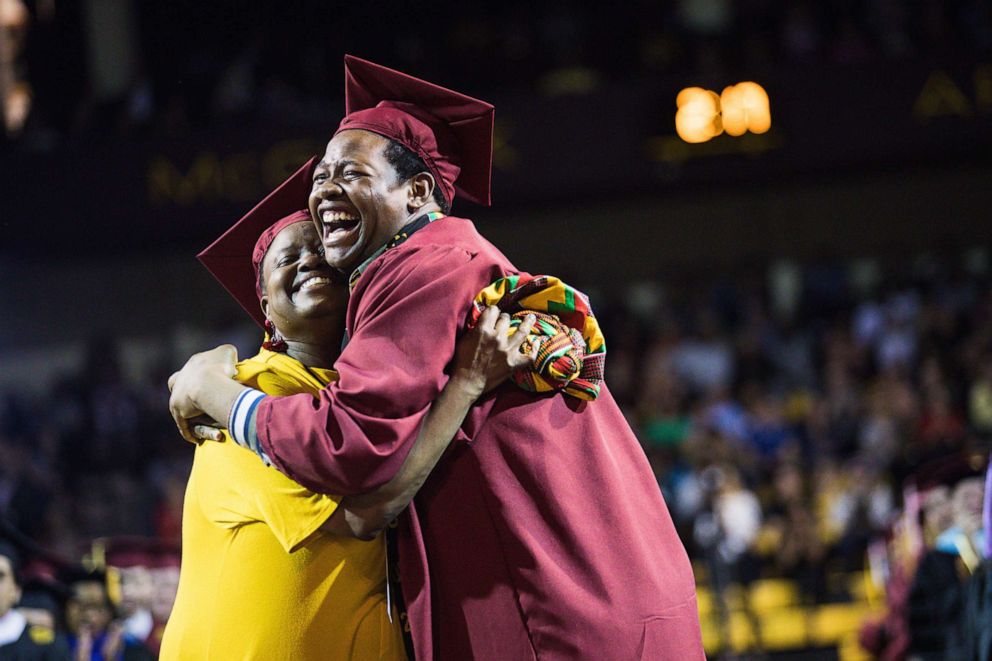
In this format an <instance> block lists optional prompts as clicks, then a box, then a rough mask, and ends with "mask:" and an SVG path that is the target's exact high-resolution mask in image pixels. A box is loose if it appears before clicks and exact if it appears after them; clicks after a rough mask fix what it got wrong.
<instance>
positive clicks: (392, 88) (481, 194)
mask: <svg viewBox="0 0 992 661" xmlns="http://www.w3.org/2000/svg"><path fill="white" fill-rule="evenodd" d="M344 68H345V112H346V113H347V114H348V115H351V114H352V113H355V112H358V111H361V110H366V109H369V108H374V107H376V105H378V104H379V103H380V102H381V101H395V102H402V103H410V104H413V105H415V106H417V108H419V109H420V110H422V111H424V112H426V113H428V114H429V115H431V116H432V117H434V118H436V119H437V120H438V121H439V122H440V123H441V124H443V125H444V126H446V127H447V129H448V130H449V131H450V133H451V134H452V135H453V136H454V137H455V139H456V140H457V144H458V154H457V155H456V156H457V157H456V158H454V159H453V160H454V161H455V162H456V163H457V164H458V165H459V167H460V168H461V172H459V174H458V177H457V178H456V179H455V181H454V182H453V183H454V187H455V190H456V192H457V194H458V195H460V196H462V197H464V198H465V199H468V200H471V201H472V202H475V203H477V204H483V205H487V206H488V205H489V204H491V203H492V195H491V182H492V162H493V117H494V109H493V106H492V104H490V103H486V102H485V101H481V100H479V99H475V98H473V97H471V96H468V95H466V94H462V93H460V92H455V91H454V90H450V89H447V88H445V87H441V86H440V85H435V84H434V83H430V82H427V81H426V80H421V79H419V78H414V77H413V76H410V75H408V74H405V73H403V72H401V71H396V70H394V69H390V68H388V67H384V66H382V65H380V64H375V63H374V62H369V61H367V60H363V59H361V58H358V57H355V56H354V55H345V56H344ZM449 201H450V200H449Z"/></svg>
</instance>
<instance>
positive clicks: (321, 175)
mask: <svg viewBox="0 0 992 661" xmlns="http://www.w3.org/2000/svg"><path fill="white" fill-rule="evenodd" d="M325 181H327V173H326V172H317V173H315V174H314V175H313V183H315V184H320V183H323V182H325Z"/></svg>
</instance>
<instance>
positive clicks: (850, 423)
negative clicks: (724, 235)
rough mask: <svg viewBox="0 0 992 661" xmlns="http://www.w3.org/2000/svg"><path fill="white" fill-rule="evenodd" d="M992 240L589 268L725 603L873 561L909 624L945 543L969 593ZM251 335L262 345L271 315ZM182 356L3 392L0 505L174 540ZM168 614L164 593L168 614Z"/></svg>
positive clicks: (710, 579) (632, 409)
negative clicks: (673, 265)
mask: <svg viewBox="0 0 992 661" xmlns="http://www.w3.org/2000/svg"><path fill="white" fill-rule="evenodd" d="M989 258H990V255H989V253H988V251H986V250H984V249H972V250H969V251H967V252H965V253H960V254H959V253H954V254H950V255H945V256H942V257H935V256H933V255H922V256H919V257H917V258H915V259H909V260H901V261H898V262H893V263H885V262H882V261H875V260H856V261H852V262H830V261H823V262H815V263H806V264H800V263H794V262H789V261H782V262H778V263H775V264H772V265H770V266H769V265H763V266H762V267H753V268H752V267H746V266H742V267H741V268H738V269H734V270H733V272H732V273H730V274H727V275H726V276H723V275H712V274H699V273H696V274H692V273H685V274H681V275H680V276H678V277H669V278H663V279H658V280H652V281H644V282H640V283H635V284H632V285H629V286H627V287H625V289H623V290H622V291H611V290H608V289H605V288H603V285H602V284H598V285H597V283H581V282H580V280H577V279H573V280H574V281H575V282H576V283H578V284H579V285H580V287H582V286H583V285H584V287H585V288H586V289H587V290H588V291H590V293H591V295H592V301H593V305H594V308H595V309H596V310H597V314H598V316H599V317H600V319H601V321H602V324H603V327H604V330H605V332H606V337H607V346H608V350H609V353H608V359H607V383H608V384H609V386H610V388H611V391H612V392H613V394H614V396H615V397H616V398H617V399H618V400H619V401H620V402H621V404H622V406H623V407H624V410H625V412H626V414H627V415H628V418H629V420H630V421H631V423H632V425H633V426H634V428H635V429H636V431H637V433H638V434H639V437H640V438H641V440H642V442H643V445H644V449H645V452H646V454H647V456H648V458H649V460H650V462H651V465H652V466H653V469H654V471H655V474H656V475H657V478H658V482H659V485H660V487H661V489H662V490H663V492H664V494H665V497H666V501H667V503H668V505H669V508H670V510H671V512H672V515H673V518H674V519H675V521H676V524H677V526H678V528H679V530H680V533H681V536H682V539H683V541H684V542H685V544H686V546H687V548H688V549H689V552H690V556H691V557H692V558H693V559H694V561H695V566H696V569H697V579H698V580H699V581H700V582H701V583H702V584H706V585H708V586H709V587H710V588H711V589H712V590H713V592H714V594H715V595H716V596H717V607H718V608H720V607H721V606H720V603H721V602H720V595H722V594H724V593H725V592H726V590H727V589H728V588H729V587H730V586H733V585H741V584H743V585H747V584H748V583H749V582H751V581H754V580H756V579H758V578H762V577H785V578H789V579H791V580H794V581H796V582H797V583H798V585H799V588H800V590H801V592H802V594H803V598H804V600H805V601H806V602H807V603H811V604H812V603H823V602H828V601H831V600H836V599H844V598H845V595H843V594H837V593H836V586H833V585H831V583H830V582H829V581H828V580H827V578H828V576H829V575H830V574H831V573H836V572H852V571H861V570H865V571H869V572H870V573H871V574H872V580H875V581H876V582H878V583H879V584H880V585H886V586H888V588H887V590H888V591H887V593H886V594H888V595H889V598H890V599H895V603H894V604H893V605H892V609H893V610H892V612H893V613H894V615H893V617H896V618H897V619H896V622H902V623H905V622H907V621H908V620H907V618H908V617H909V615H908V614H910V613H912V612H913V611H912V608H911V606H912V605H913V603H916V604H917V605H918V604H919V603H921V602H920V599H921V596H920V595H921V594H922V595H924V598H923V601H922V603H924V604H928V603H930V599H929V593H928V592H927V591H926V587H925V586H923V587H920V586H918V585H917V583H916V582H914V581H918V580H923V579H922V578H920V576H919V575H918V574H919V572H918V571H917V563H919V564H920V567H931V565H933V563H934V562H937V568H938V569H937V571H938V574H937V578H936V579H933V577H932V576H931V583H932V585H931V588H933V587H934V586H936V587H939V588H940V589H944V588H947V587H948V586H950V585H952V584H953V585H954V586H958V587H959V588H960V591H959V592H956V593H955V595H956V596H953V595H952V596H951V597H946V598H945V599H944V601H941V602H940V603H941V604H944V611H943V613H942V614H941V617H945V618H950V619H949V620H948V621H954V620H955V619H956V618H957V615H959V614H960V613H961V612H963V611H962V610H961V609H963V605H962V604H963V600H964V598H965V597H964V595H965V592H966V591H965V587H964V585H965V584H964V582H963V578H965V577H968V576H969V575H970V574H971V573H972V572H974V571H975V570H976V569H977V568H978V567H979V566H980V565H981V561H982V557H983V554H984V546H983V545H984V544H985V542H984V537H983V525H982V518H981V513H982V494H983V484H984V483H983V476H984V474H985V467H986V463H987V457H988V452H989V448H990V439H992V270H990V262H989ZM563 275H566V274H563ZM235 335H237V338H234V337H231V336H228V338H227V339H229V340H230V339H235V340H237V341H238V343H239V344H241V345H243V346H242V352H243V353H244V354H245V355H248V352H249V351H250V350H251V349H253V347H252V346H251V344H252V339H253V338H254V333H253V329H251V327H250V326H249V325H245V326H244V327H243V328H241V329H240V330H239V331H238V332H237V333H235ZM246 338H247V339H246ZM163 341H164V340H163ZM180 358H181V357H176V359H177V360H179V359H180ZM169 367H172V366H171V365H163V366H162V368H161V369H159V370H151V371H149V372H148V373H146V374H145V375H144V378H143V379H142V380H139V381H137V382H135V381H134V380H133V379H132V380H128V379H125V378H124V376H123V374H124V372H123V370H122V368H121V363H120V356H119V355H118V351H117V349H116V345H115V342H114V341H113V340H102V341H97V342H94V343H93V344H92V345H91V347H90V350H89V354H88V358H87V360H86V362H85V365H84V367H83V368H82V369H81V370H80V371H79V373H76V374H67V375H65V377H64V378H63V379H62V380H60V381H59V382H58V383H57V384H56V385H55V386H54V387H53V389H52V390H51V392H50V393H49V394H48V395H47V396H46V397H44V398H41V399H31V398H29V397H26V396H24V395H23V394H22V393H18V392H7V393H4V394H3V395H2V397H0V456H2V457H3V462H0V513H2V514H3V517H4V519H5V520H6V521H7V522H8V523H9V524H10V525H11V526H12V527H13V528H15V529H16V530H18V531H19V533H18V534H22V535H23V536H24V537H25V538H27V539H30V540H31V543H33V544H37V545H39V547H40V548H43V549H44V551H45V553H47V554H49V555H51V556H52V557H55V558H58V559H60V560H59V561H60V562H63V561H65V562H68V561H73V562H76V561H78V560H79V559H80V558H83V557H87V558H89V562H90V563H91V567H92V568H94V569H98V570H103V571H106V569H107V567H108V566H112V565H111V564H108V563H107V562H106V558H105V557H104V556H105V555H106V553H105V552H104V551H100V552H97V551H94V548H95V547H94V541H93V540H95V539H96V540H98V544H97V546H98V547H100V545H104V542H102V541H100V540H101V539H102V538H105V537H108V536H120V535H138V536H141V537H143V538H146V539H150V540H155V541H154V544H165V545H166V546H168V545H172V546H171V547H169V548H175V545H176V544H177V543H178V541H179V533H180V521H181V509H182V498H183V492H184V487H185V479H186V476H187V474H188V469H189V465H190V461H191V455H192V453H191V448H190V447H189V446H187V445H186V444H185V443H183V442H182V441H181V439H180V438H179V436H178V435H177V433H176V431H175V427H174V424H173V422H172V420H171V419H170V418H169V416H168V412H167V392H166V389H165V387H164V384H165V381H166V378H167V375H168V373H169ZM113 543H114V542H113V541H111V542H110V543H109V544H110V545H111V546H113ZM150 543H151V542H150ZM97 550H99V549H97ZM932 553H941V554H943V555H939V556H937V560H933V559H932V558H930V555H932ZM156 554H157V555H156ZM873 554H874V555H873ZM152 556H154V557H157V558H158V560H155V561H151V560H149V561H148V562H147V563H146V564H147V566H148V567H150V568H153V567H155V566H162V565H164V566H169V567H172V569H173V570H174V567H175V563H174V557H175V556H174V554H173V555H172V556H169V553H165V554H164V555H163V554H162V553H159V552H157V551H156V552H155V553H152ZM149 557H151V556H149ZM163 557H164V558H166V560H163ZM168 557H172V558H173V560H168V559H167V558H168ZM94 558H98V559H99V558H103V559H102V560H100V561H99V562H95V561H94ZM873 558H874V559H873ZM56 564H58V563H56ZM118 564H120V563H118ZM931 569H932V568H931ZM920 571H922V570H920ZM56 573H57V572H56ZM54 575H55V574H53V576H54ZM893 582H894V584H893ZM173 588H174V586H173ZM914 590H923V592H922V593H920V592H913V591H914ZM900 595H902V601H901V602H900V601H899V599H900ZM913 595H916V596H915V597H913ZM914 598H915V599H916V600H917V601H916V602H913V599H914ZM948 600H949V601H948ZM161 601H162V602H167V601H168V598H165V599H162V600H161ZM118 602H119V597H118ZM167 612H168V604H163V603H160V604H159V613H158V616H157V617H158V619H161V617H162V616H164V615H167ZM917 616H919V614H918V613H917ZM936 617H937V616H936V615H935V614H934V613H932V612H929V611H927V612H926V614H925V616H924V619H925V621H926V622H929V623H931V624H932V623H933V622H935V621H936V619H935V618H936ZM899 618H902V619H899ZM899 626H901V625H898V624H895V625H894V624H892V622H888V623H880V624H878V626H877V628H875V629H874V630H873V631H872V632H870V633H872V635H873V636H874V638H870V639H866V640H869V642H866V644H875V645H876V646H877V645H882V644H883V643H885V644H890V643H892V641H898V640H899V634H898V632H899V631H900V629H899ZM909 630H910V629H907V628H906V627H903V629H902V631H903V634H904V635H903V636H902V643H900V644H903V645H909V644H911V643H910V642H908V641H909V637H908V633H906V632H907V631H909ZM916 630H920V629H919V628H917V629H916ZM934 636H936V637H935V638H934ZM942 636H943V634H940V635H938V634H933V635H932V636H931V639H929V642H927V643H926V644H928V645H931V646H937V647H938V648H939V646H940V645H943V644H945V643H946V642H947V640H948V638H947V637H946V636H943V637H942ZM871 641H874V642H871ZM935 641H936V642H935ZM916 643H918V644H922V643H920V641H919V640H917V641H916ZM891 658H900V657H891ZM934 658H941V657H940V656H936V657H934Z"/></svg>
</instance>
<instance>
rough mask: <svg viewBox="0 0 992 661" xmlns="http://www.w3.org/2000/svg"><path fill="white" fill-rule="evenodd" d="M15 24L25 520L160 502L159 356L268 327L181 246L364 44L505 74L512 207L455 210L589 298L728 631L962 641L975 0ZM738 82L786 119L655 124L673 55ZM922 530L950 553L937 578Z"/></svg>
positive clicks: (848, 641)
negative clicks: (698, 131)
mask: <svg viewBox="0 0 992 661" xmlns="http://www.w3.org/2000/svg"><path fill="white" fill-rule="evenodd" d="M0 25H2V29H0V94H2V98H3V100H4V104H3V119H4V123H3V126H4V130H3V131H2V132H0V230H2V236H3V238H2V240H0V278H2V280H0V281H2V283H3V285H2V287H0V310H2V311H3V312H2V318H3V322H2V323H0V512H3V513H4V515H5V517H6V518H7V520H8V521H10V522H12V523H13V524H14V526H16V527H17V528H18V529H19V530H20V531H21V532H22V533H23V534H24V535H26V536H27V537H28V538H30V539H31V540H33V541H34V542H36V543H38V544H40V545H41V546H42V547H43V548H44V549H47V550H48V551H49V552H51V553H52V554H54V555H56V556H58V557H60V558H64V559H66V560H74V559H78V558H79V556H80V554H81V553H83V552H84V551H91V546H92V540H93V539H94V538H102V537H112V536H118V535H140V536H143V537H148V538H158V539H163V540H175V539H176V538H177V536H178V533H179V522H180V516H181V503H182V495H183V490H184V487H185V479H186V475H187V471H188V466H189V462H190V458H191V452H190V448H189V447H187V446H185V445H184V444H183V443H182V442H181V440H180V439H179V437H178V436H177V434H176V433H175V430H174V426H173V424H172V422H171V420H170V418H169V417H168V413H167V409H166V403H167V396H168V393H167V391H166V389H165V380H166V378H167V376H168V374H169V373H170V372H171V371H172V370H174V369H176V368H178V366H180V365H181V364H182V362H183V361H184V360H185V358H186V357H187V356H188V355H189V354H190V353H192V352H194V351H198V350H202V349H205V348H209V347H211V346H214V345H215V344H218V343H220V342H233V343H234V344H236V345H237V346H238V347H239V349H240V351H241V353H242V355H250V354H251V353H253V352H254V351H255V349H256V348H257V345H258V343H259V341H260V337H259V334H258V332H257V330H256V329H255V328H254V327H253V326H252V325H251V323H250V321H249V320H248V319H247V317H245V316H244V314H243V312H241V311H240V309H239V308H238V307H237V306H236V305H235V304H234V303H233V301H230V300H229V299H228V298H227V297H226V295H225V294H224V292H223V291H222V289H221V288H220V286H219V285H217V284H216V283H215V282H213V281H212V280H211V278H210V277H209V275H208V274H207V273H206V271H205V270H204V269H202V268H201V267H200V266H199V265H198V264H197V263H196V261H195V259H194V255H195V253H196V252H197V251H198V250H200V249H202V248H203V247H205V246H206V245H207V244H208V243H210V241H212V239H213V238H215V237H216V236H218V235H219V234H220V233H221V232H222V231H223V230H224V229H226V228H227V227H228V226H229V225H231V224H232V223H233V222H234V221H235V220H237V218H239V217H240V216H241V215H242V214H243V213H244V212H245V211H247V210H248V209H249V208H250V207H251V206H252V205H253V204H254V203H255V202H257V201H258V200H260V199H261V198H262V197H263V196H264V194H265V193H266V192H267V191H269V190H270V189H271V188H273V187H274V186H275V185H277V184H278V183H279V182H280V181H282V179H283V178H285V177H286V176H287V175H288V174H290V173H291V172H292V171H293V170H295V169H296V168H297V167H298V166H299V165H300V164H301V163H302V162H304V161H305V160H306V159H307V158H309V156H311V155H312V154H314V153H317V152H320V151H322V150H323V145H324V143H325V141H326V140H327V138H328V137H329V135H330V133H331V132H332V131H333V129H334V127H335V126H336V124H337V122H338V121H339V120H340V118H341V114H342V111H343V75H342V55H343V54H344V53H353V54H355V55H358V56H360V57H364V58H367V59H371V60H373V61H376V62H380V63H382V64H385V65H388V66H391V67H394V68H397V69H400V70H403V71H406V72H409V73H412V74H414V75H416V76H418V77H423V78H426V79H428V80H431V81H435V82H438V83H440V84H442V85H445V86H448V87H452V88H455V89H458V90H460V91H464V92H466V93H468V94H471V95H473V96H477V97H479V98H483V99H486V100H489V101H492V102H493V103H494V104H495V105H496V108H497V114H496V118H497V119H496V135H497V140H496V149H495V155H494V158H495V168H494V199H495V203H494V206H493V207H492V208H488V209H484V208H480V207H474V206H472V205H470V204H467V203H464V202H461V203H458V202H456V205H455V213H456V214H458V215H463V216H468V217H471V218H473V219H475V220H477V222H478V225H479V226H480V229H481V230H482V231H483V232H484V233H485V234H486V235H487V236H488V237H489V238H490V239H491V240H493V241H494V243H496V244H497V245H498V246H499V247H500V248H501V249H503V251H504V252H505V253H506V254H507V255H508V256H509V257H510V258H511V259H513V260H514V261H515V262H516V264H517V266H518V267H520V268H522V269H524V270H527V271H531V272H535V273H554V274H557V275H560V276H562V277H564V278H565V279H567V280H568V281H570V282H572V283H574V284H575V285H576V286H578V287H580V288H581V289H584V290H585V291H587V292H588V293H589V294H590V296H591V297H592V303H593V307H594V309H595V310H596V311H597V315H598V316H599V317H600V318H601V320H602V323H603V325H604V326H605V329H606V337H607V344H608V349H609V357H608V360H607V366H608V367H607V381H608V383H609V385H610V387H611V389H612V390H613V392H614V394H615V396H616V397H617V398H618V399H619V400H620V401H621V402H622V404H623V405H624V407H625V410H626V411H627V413H628V416H629V419H630V421H631V423H632V425H633V426H634V428H635V430H637V432H638V434H639V435H640V438H641V439H642V441H643V443H644V447H645V451H646V452H647V454H648V457H649V459H650V460H651V462H652V465H653V466H654V469H655V471H656V474H657V476H658V481H659V484H660V485H661V488H662V489H663V491H664V493H665V496H666V499H667V502H668V504H669V507H670V509H671V510H672V513H673V516H674V518H675V520H676V522H677V524H678V526H679V529H680V531H681V533H682V539H683V541H684V542H685V544H686V546H687V547H688V549H689V551H690V554H691V556H692V557H693V559H694V562H695V566H696V573H697V580H698V581H699V583H700V604H701V610H702V612H703V622H704V635H705V639H706V644H707V649H708V650H709V651H710V652H711V653H712V654H714V655H717V654H720V653H725V654H730V653H744V652H749V653H754V654H758V653H761V652H762V651H763V652H766V653H768V654H774V655H776V657H781V658H786V657H790V658H837V657H838V656H839V657H840V658H844V659H859V658H870V657H868V656H867V655H868V652H867V651H866V646H867V648H872V649H873V651H874V652H875V653H876V654H881V655H884V654H885V653H889V654H896V656H889V657H886V658H903V657H904V656H905V655H906V653H907V650H908V651H909V653H915V654H918V655H923V656H922V658H943V656H940V655H943V654H946V653H949V652H948V651H947V650H949V649H951V647H948V646H953V645H955V644H960V643H961V638H960V637H961V635H962V634H960V632H958V633H954V632H953V631H951V629H950V628H948V627H945V624H946V623H947V622H951V621H953V620H955V619H960V618H959V617H958V615H959V614H960V613H961V612H963V611H962V610H961V608H963V606H961V604H962V603H964V602H963V601H961V599H964V597H962V596H961V595H964V594H966V592H967V589H968V577H969V576H971V574H972V573H973V572H975V571H977V570H978V567H979V565H980V561H981V547H982V543H983V542H982V537H981V520H980V519H981V517H980V511H981V476H982V475H983V474H984V471H985V466H986V464H987V457H988V451H989V447H990V434H992V286H990V283H992V270H990V269H992V263H990V260H992V254H990V252H989V250H990V240H992V2H990V1H989V0H951V1H946V2H939V1H936V0H823V1H818V2H814V1H811V0H807V1H804V0H790V1H785V0H781V1H776V0H675V1H670V2H662V1H657V0H656V1H653V2H648V1H646V0H632V1H630V2H627V3H617V4H616V6H610V5H607V4H604V3H584V2H583V3H580V2H541V3H534V2H521V1H517V0H508V1H506V2H502V3H499V4H498V5H493V4H492V3H484V4H480V5H479V6H478V7H475V6H473V5H471V3H452V2H429V1H425V2H421V3H412V2H374V1H373V2H365V3H333V2H320V3H318V2H280V3H243V2H242V3H234V2H227V1H221V2H210V3H206V2H192V1H186V0H181V1H174V2H167V3H161V2H160V3H152V2H134V1H133V0H80V1H78V2H60V1H58V0H39V1H35V2H31V1H28V0H0ZM741 81H755V82H757V83H759V84H760V85H761V86H763V87H764V89H765V90H767V92H768V95H769V99H770V109H771V116H772V126H771V130H770V131H768V132H767V133H763V134H760V135H755V134H750V133H749V134H746V135H744V136H741V137H736V138H735V137H730V136H728V135H721V136H718V137H716V138H714V139H713V140H710V141H709V142H706V143H703V144H688V143H686V142H683V141H682V140H681V139H680V138H679V137H678V136H677V135H676V134H675V129H674V117H675V111H676V103H675V99H676V95H677V94H678V92H679V91H680V90H681V89H683V88H685V87H690V86H699V87H703V88H706V89H711V90H715V91H716V92H717V93H719V92H720V91H721V90H722V89H723V88H724V87H726V86H729V85H734V84H736V83H738V82H741ZM976 489H977V505H976V502H975V493H976V491H975V490H976ZM976 508H977V509H976ZM948 531H955V532H954V534H958V533H961V531H963V534H964V536H965V537H966V538H967V540H968V544H970V546H971V547H972V549H973V551H974V557H972V556H969V555H968V552H967V551H962V550H961V549H960V548H959V549H958V550H957V552H956V553H957V555H955V554H954V553H953V552H951V551H948V549H951V550H952V551H953V549H955V548H957V547H955V546H954V545H953V544H951V546H948V542H947V539H948V536H947V533H948ZM941 535H943V537H941ZM941 539H943V540H944V541H943V542H940V540H941ZM955 539H956V538H955ZM941 544H943V546H941ZM962 548H963V547H962ZM940 549H943V550H942V551H941V550H940ZM938 552H940V553H944V555H950V556H953V557H952V559H951V560H950V562H951V564H952V566H957V567H958V568H959V569H960V571H959V572H958V574H960V580H950V579H947V580H942V581H936V583H935V585H936V587H934V585H920V583H921V581H923V579H922V578H921V577H920V572H919V571H918V567H919V566H928V565H926V562H928V561H930V560H928V558H929V555H928V554H933V553H938ZM942 559H946V558H938V560H942ZM955 563H956V564H955ZM949 575H951V576H953V575H954V574H953V573H952V574H949ZM933 590H937V591H938V592H939V593H940V594H942V595H945V596H946V594H950V596H949V597H946V599H945V600H944V601H942V602H940V603H942V604H949V605H947V606H946V607H945V608H943V609H942V610H941V609H937V610H938V611H939V612H936V613H934V612H931V611H930V610H927V609H923V610H922V611H921V610H920V605H921V604H925V603H930V604H932V603H934V597H933V594H934V593H933ZM921 595H922V597H921ZM914 599H915V601H914ZM921 599H922V601H921ZM883 618H884V619H883ZM914 618H915V619H914ZM923 625H926V626H923ZM948 626H949V625H948ZM928 627H929V628H928ZM931 629H932V630H931ZM924 630H925V632H926V633H925V634H921V633H920V632H921V631H924ZM912 631H916V632H917V633H916V635H915V637H914V636H912V635H910V632H912ZM859 635H860V637H861V642H860V643H859ZM899 654H902V656H899ZM927 654H936V655H937V656H933V657H928V656H926V655H927ZM959 658H965V657H959Z"/></svg>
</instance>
